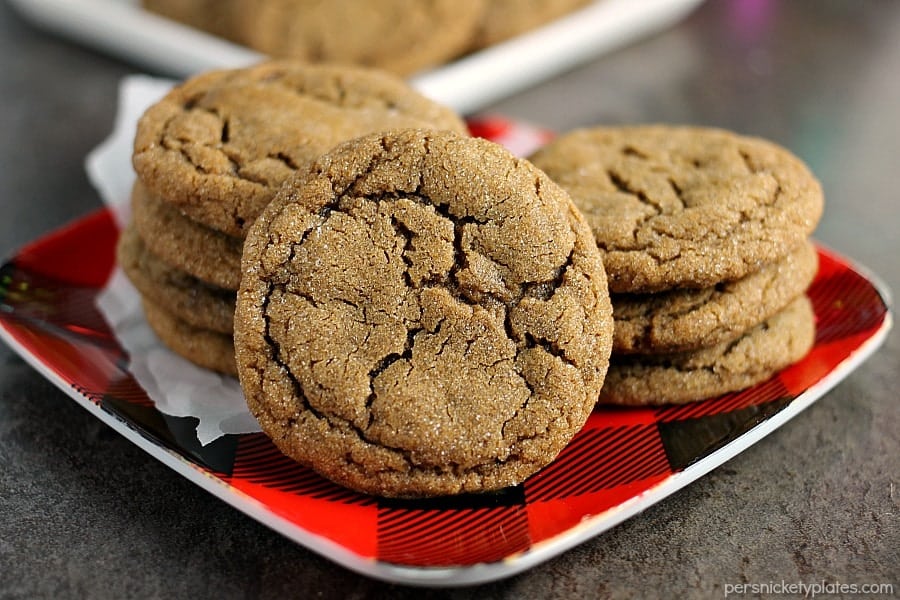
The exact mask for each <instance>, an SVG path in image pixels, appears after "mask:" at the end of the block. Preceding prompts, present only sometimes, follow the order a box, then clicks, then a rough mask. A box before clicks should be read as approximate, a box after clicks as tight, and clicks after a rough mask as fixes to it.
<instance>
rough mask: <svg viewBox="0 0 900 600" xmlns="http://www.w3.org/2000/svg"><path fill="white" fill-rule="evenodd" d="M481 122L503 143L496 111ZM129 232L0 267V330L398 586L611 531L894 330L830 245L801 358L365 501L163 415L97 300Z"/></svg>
mask: <svg viewBox="0 0 900 600" xmlns="http://www.w3.org/2000/svg"><path fill="white" fill-rule="evenodd" d="M472 129H473V131H474V132H476V133H480V134H481V135H484V136H487V137H491V138H492V139H495V140H497V139H502V138H503V136H504V133H505V132H506V131H507V130H508V129H509V128H504V126H503V122H502V120H500V121H497V120H495V121H491V122H482V123H474V124H473V127H472ZM117 238H118V228H117V225H116V223H115V220H114V217H113V214H112V213H111V212H110V211H109V210H107V209H104V210H100V211H97V212H95V213H93V214H91V215H88V216H86V217H84V218H82V219H80V220H78V221H76V222H74V223H72V224H71V225H69V226H67V227H65V228H63V229H60V230H58V231H55V232H53V233H50V234H48V235H46V236H44V237H42V238H40V239H38V240H37V241H35V242H33V243H31V244H29V245H27V246H26V247H24V248H22V249H21V250H20V251H19V252H18V253H17V254H16V256H15V257H13V258H12V259H11V260H9V261H8V262H6V263H5V264H4V265H3V266H2V267H0V337H2V338H3V339H4V340H5V341H6V342H7V344H9V346H10V347H11V348H12V349H13V350H15V351H16V352H18V353H19V354H20V355H21V356H22V357H23V358H24V359H25V360H26V361H28V362H29V363H30V364H31V365H32V366H33V367H34V368H35V369H37V370H38V371H39V372H40V373H41V374H42V375H44V376H45V377H46V378H47V379H49V380H50V381H51V382H53V383H54V384H55V385H57V386H58V387H59V388H60V389H62V390H63V391H65V392H66V393H67V394H68V395H69V396H71V397H72V398H73V399H74V400H75V401H76V402H78V403H79V404H80V405H82V406H83V407H85V408H86V409H88V410H89V411H90V412H91V413H92V414H94V415H95V416H97V417H98V418H100V419H101V420H102V421H104V422H105V423H107V424H108V425H109V426H110V427H112V428H113V429H115V430H116V431H118V432H119V433H121V434H122V435H124V436H125V437H126V438H127V439H128V440H130V441H131V442H133V443H134V444H136V445H137V446H139V447H140V448H142V449H143V450H145V451H146V452H148V453H149V454H150V455H152V456H154V457H155V458H157V459H159V460H160V461H162V462H163V463H164V464H166V465H168V466H169V467H171V468H172V469H174V470H175V471H176V472H177V473H179V474H180V475H182V476H184V477H186V478H187V479H189V480H191V481H193V482H194V483H196V484H197V485H199V486H201V487H202V488H204V489H206V490H208V491H209V492H211V493H212V494H214V495H215V496H217V497H219V498H221V499H222V500H224V501H226V502H228V503H229V504H231V505H233V506H234V507H236V508H237V509H238V510H241V511H243V512H244V513H246V514H247V515H249V516H250V517H253V518H254V519H257V520H258V521H260V522H262V523H264V524H266V525H268V526H269V527H271V528H272V529H274V530H276V531H278V532H280V533H281V534H283V535H285V536H287V537H288V538H290V539H292V540H294V541H296V542H297V543H299V544H301V545H303V546H306V547H308V548H310V549H312V550H313V551H315V552H318V553H320V554H322V555H324V556H326V557H328V558H330V559H332V560H334V561H335V562H337V563H339V564H341V565H344V566H345V567H347V568H350V569H352V570H354V571H357V572H359V573H363V574H365V575H369V576H372V577H375V578H378V579H383V580H386V581H391V582H397V583H405V584H413V585H422V586H451V585H468V584H475V583H482V582H486V581H491V580H495V579H500V578H503V577H507V576H510V575H513V574H515V573H517V572H520V571H522V570H524V569H527V568H529V567H531V566H534V565H536V564H538V563H540V562H542V561H545V560H547V559H549V558H551V557H553V556H555V555H557V554H559V553H561V552H563V551H565V550H567V549H569V548H571V547H573V546H575V545H577V544H579V543H580V542H583V541H585V540H587V539H589V538H591V537H593V536H596V535H598V534H599V533H601V532H603V531H605V530H607V529H609V528H611V527H613V526H615V525H616V524H618V523H620V522H622V521H623V520H625V519H627V518H629V517H630V516H633V515H634V514H636V513H638V512H639V511H641V510H644V509H645V508H647V507H648V506H650V505H652V504H654V503H655V502H658V501H659V500H661V499H662V498H665V497H666V496H668V495H669V494H671V493H673V492H675V491H676V490H678V489H680V488H681V487H683V486H685V485H687V484H688V483H690V482H691V481H693V480H695V479H697V478H698V477H700V476H702V475H703V474H705V473H707V472H709V471H710V470H711V469H713V468H715V467H716V466H718V465H720V464H722V463H723V462H725V461H726V460H728V459H730V458H732V457H733V456H735V455H737V454H738V453H740V452H741V451H743V450H744V449H746V448H747V447H749V446H750V445H752V444H753V443H755V442H757V441H758V440H760V439H761V438H762V437H764V436H765V435H767V434H768V433H770V432H772V431H774V430H775V429H776V428H778V427H779V426H781V425H782V424H784V423H785V422H786V421H788V420H789V419H791V418H792V417H794V416H795V415H797V414H798V413H799V412H800V411H802V410H803V409H804V408H806V407H807V406H809V405H810V404H812V403H813V402H814V401H815V400H817V399H818V398H819V397H821V396H822V395H823V394H824V393H825V392H827V391H828V390H829V389H831V388H832V387H834V386H835V385H836V384H837V383H838V382H839V381H840V380H841V379H843V378H844V377H846V376H847V375H848V374H849V373H851V372H852V371H853V370H854V369H855V368H856V367H857V366H859V365H860V364H861V363H862V361H863V360H865V359H866V358H867V357H868V356H869V355H871V354H872V353H873V352H874V351H875V350H876V349H877V348H878V346H879V345H880V344H881V343H882V342H883V341H884V339H885V336H886V334H887V331H888V330H889V329H890V326H891V322H892V316H891V312H890V308H889V299H888V293H887V290H886V288H885V287H884V286H883V285H882V284H881V283H879V282H878V281H877V279H876V278H874V277H873V276H872V275H869V274H867V273H866V271H865V270H864V269H863V268H861V267H859V266H856V265H854V264H853V263H852V262H850V261H849V260H847V259H846V258H843V257H841V256H840V255H838V254H836V253H834V252H831V251H829V250H826V249H824V248H821V247H820V248H819V249H818V251H819V260H820V267H819V272H818V275H817V276H816V279H815V281H814V282H813V284H812V286H811V287H810V289H809V292H808V295H809V297H810V299H811V300H812V303H813V307H814V310H815V314H816V322H817V324H816V327H817V333H816V340H815V345H814V347H813V349H812V351H811V352H810V353H809V354H808V355H807V356H806V358H804V359H803V360H802V361H800V362H799V363H797V364H795V365H793V366H791V367H789V368H787V369H785V370H783V371H782V372H780V373H779V374H777V375H776V376H774V377H773V378H771V379H770V380H768V381H765V382H763V383H761V384H759V385H757V386H754V387H752V388H750V389H747V390H744V391H742V392H738V393H732V394H725V395H723V396H720V397H717V398H711V399H708V400H705V401H702V402H698V403H694V404H689V405H684V406H670V407H662V408H615V407H598V408H596V409H595V410H594V412H593V413H592V415H591V417H590V418H589V420H588V422H587V424H586V426H585V427H584V429H583V430H582V431H581V432H580V433H579V434H578V435H577V436H576V437H575V438H574V439H573V441H572V442H571V443H570V444H569V446H568V447H566V448H565V449H564V450H563V452H562V453H561V454H560V455H559V457H557V459H556V460H555V461H554V462H553V463H551V464H550V465H549V466H547V467H546V468H544V469H543V470H542V471H540V472H539V473H537V474H535V475H534V476H532V477H531V478H529V479H528V480H526V481H525V482H524V483H523V484H521V485H519V486H516V487H512V488H508V489H505V490H502V491H500V492H497V493H489V494H471V495H463V496H458V497H451V498H439V499H432V500H419V501H410V500H389V499H382V498H374V497H369V496H365V495H362V494H358V493H355V492H352V491H349V490H346V489H344V488H342V487H339V486H337V485H335V484H333V483H331V482H329V481H326V480H324V479H322V478H321V477H319V476H318V475H317V474H315V473H314V472H312V471H311V470H309V469H306V468H305V467H302V466H300V465H298V464H296V463H294V462H293V461H291V460H290V459H288V458H286V457H284V456H283V455H282V454H281V453H280V452H279V451H278V450H277V449H276V448H275V446H274V445H273V444H272V443H271V441H270V440H269V439H268V438H267V437H266V436H265V435H263V434H260V433H254V434H243V435H226V436H224V437H221V438H219V439H217V440H216V441H214V442H212V443H210V444H208V445H206V446H201V444H200V443H199V442H198V440H197V437H196V432H195V426H196V423H197V420H196V419H195V418H192V417H173V416H170V415H166V414H163V413H161V412H160V411H158V410H157V409H156V407H155V404H154V402H153V401H152V400H151V399H150V398H149V397H148V396H147V393H146V392H145V391H144V390H143V389H142V388H141V387H140V385H139V384H138V383H137V382H136V381H135V379H134V377H133V376H132V374H131V373H130V372H129V370H128V356H127V355H126V353H125V352H124V351H123V350H122V348H121V347H120V345H119V343H118V342H117V340H116V339H115V337H114V335H113V333H112V331H111V330H110V327H109V326H108V325H107V323H106V321H105V320H104V319H103V317H102V316H101V314H100V312H99V311H98V309H97V307H96V299H97V296H98V294H99V293H100V291H101V290H102V288H103V286H104V285H105V283H106V281H107V279H108V278H109V276H110V274H111V273H112V271H113V269H114V266H115V265H114V262H115V258H114V248H115V243H116V240H117Z"/></svg>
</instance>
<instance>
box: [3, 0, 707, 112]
mask: <svg viewBox="0 0 900 600" xmlns="http://www.w3.org/2000/svg"><path fill="white" fill-rule="evenodd" d="M9 2H10V3H11V4H12V5H13V6H15V7H16V8H17V9H18V10H19V12H20V14H21V15H22V16H24V17H25V18H26V19H28V20H30V21H31V22H32V23H34V24H36V25H39V26H42V27H43V28H44V29H46V30H49V31H52V32H54V33H56V34H58V35H62V36H65V37H68V38H69V39H74V40H76V41H78V42H80V43H82V44H85V45H87V46H89V47H92V48H95V49H99V50H102V51H105V52H107V53H110V54H112V55H113V56H116V57H119V58H125V59H126V60H128V61H129V62H132V63H135V64H139V65H144V66H149V67H151V68H153V69H155V70H158V71H161V72H163V73H166V74H169V75H176V76H178V77H185V76H189V75H194V74H196V73H198V72H201V71H204V70H208V69H213V68H223V67H234V66H242V65H247V64H250V63H253V62H257V61H259V60H260V59H261V58H263V55H262V54H260V53H258V52H255V51H253V50H250V49H249V48H246V47H244V46H240V45H237V44H234V43H231V42H228V41H226V40H223V39H221V38H218V37H216V36H213V35H210V34H207V33H203V32H201V31H198V30H196V29H193V28H191V27H188V26H185V25H182V24H180V23H176V22H174V21H171V20H169V19H166V18H164V17H161V16H158V15H154V14H152V13H149V12H147V11H145V10H143V9H141V8H140V7H139V6H137V5H136V4H135V3H134V2H125V1H123V0H9ZM702 2H703V0H642V1H641V2H634V0H597V1H596V2H594V3H592V4H590V5H588V6H586V7H585V8H582V9H580V10H579V11H577V12H575V13H573V14H571V15H569V16H566V17H563V18H561V19H558V20H556V21H554V22H552V23H549V24H548V25H545V26H543V27H541V28H539V29H536V30H533V31H531V32H529V33H526V34H523V35H520V36H518V37H516V38H513V39H511V40H508V41H506V42H503V43H500V44H496V45H495V46H492V47H490V48H488V49H485V50H481V51H477V52H474V53H472V54H470V55H468V56H466V57H463V58H461V59H458V60H456V61H453V62H450V63H448V64H446V65H444V66H441V67H438V68H436V69H433V70H430V71H426V72H423V73H419V74H416V75H414V76H412V77H411V78H410V80H409V82H410V84H411V85H412V86H413V87H414V88H416V89H418V90H419V91H420V92H421V93H423V94H424V95H426V96H428V97H430V98H432V99H433V100H435V101H437V102H440V103H442V104H445V105H446V106H449V107H450V108H452V109H454V110H456V111H457V112H459V113H461V114H470V113H472V112H474V111H477V110H478V109H480V108H482V107H485V106H486V105H488V104H489V103H491V102H494V101H496V100H499V99H500V98H503V97H505V96H508V95H511V94H514V93H516V92H518V91H521V90H523V89H525V88H527V87H529V86H531V85H534V84H536V83H538V82H540V81H543V80H545V79H547V78H549V77H551V76H553V75H556V74H558V73H561V72H562V71H564V70H566V69H568V68H572V67H574V66H576V65H577V64H579V63H581V62H583V61H585V60H587V59H589V58H591V57H595V56H599V55H601V54H603V53H604V52H609V51H611V50H614V49H616V48H618V47H621V46H623V45H625V44H626V43H629V42H632V41H636V40H637V39H639V38H641V37H644V36H646V35H649V34H651V33H653V32H655V31H659V30H661V29H663V28H665V27H668V26H670V25H672V24H674V23H675V22H677V21H678V20H680V19H681V18H683V17H685V16H686V15H687V14H688V13H689V12H690V11H692V10H693V9H694V8H695V7H696V6H698V5H699V4H700V3H702Z"/></svg>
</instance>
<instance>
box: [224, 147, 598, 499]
mask: <svg viewBox="0 0 900 600" xmlns="http://www.w3.org/2000/svg"><path fill="white" fill-rule="evenodd" d="M243 271H244V278H243V281H242V283H241V289H240V291H239V292H238V308H237V314H236V317H235V346H236V351H237V356H238V365H239V367H238V368H239V373H240V378H241V385H242V387H243V389H244V393H245V396H246V398H247V403H248V405H249V407H250V409H251V412H253V414H254V415H255V416H256V418H257V419H258V420H259V423H260V425H261V427H262V429H263V431H265V432H266V433H267V434H268V435H269V436H270V437H271V438H272V439H273V440H274V442H275V444H276V445H277V446H278V447H279V448H280V449H281V450H282V451H283V452H284V453H285V454H287V455H288V456H291V457H292V458H294V459H295V460H297V461H299V462H301V463H304V464H307V465H310V466H311V467H312V468H314V469H315V470H317V471H319V472H320V473H322V474H323V475H324V476H326V477H328V478H330V479H332V480H334V481H336V482H339V483H341V484H343V485H346V486H348V487H351V488H353V489H356V490H360V491H363V492H367V493H372V494H378V495H385V496H433V495H440V494H455V493H460V492H478V491H485V490H493V489H498V488H502V487H504V486H509V485H514V484H516V483H518V482H520V481H522V480H523V479H524V478H525V477H527V476H528V475H530V474H532V473H533V472H535V471H536V470H538V469H539V468H541V467H542V466H544V465H546V464H547V463H548V462H550V461H551V460H552V459H553V458H554V457H555V456H556V455H557V453H558V452H559V451H560V450H561V449H562V448H563V447H564V446H565V445H566V444H567V443H568V441H569V440H570V439H571V438H572V436H573V435H574V434H575V433H576V432H577V431H578V430H579V429H580V428H581V427H582V425H583V424H584V422H585V420H586V419H587V417H588V415H589V414H590V412H591V410H592V407H593V406H594V403H595V402H596V399H597V394H598V393H599V391H600V386H601V385H602V382H603V377H604V373H605V370H606V367H607V362H608V360H607V359H608V356H609V351H610V345H611V338H612V308H611V306H610V304H609V297H608V291H607V285H606V277H605V275H604V271H603V265H602V263H601V261H600V256H599V252H598V251H597V248H596V244H595V243H594V241H593V238H592V237H591V234H590V230H589V229H588V228H587V225H586V224H585V223H584V221H583V220H582V219H581V217H580V215H579V214H578V212H577V210H576V209H575V208H574V205H572V203H571V201H570V199H569V198H568V196H567V195H566V194H565V192H564V191H563V190H562V189H560V188H559V187H558V186H557V185H556V184H554V183H553V182H552V181H550V180H549V179H548V178H547V177H546V176H545V175H544V174H543V173H541V172H540V171H538V170H537V169H535V168H534V167H533V166H532V165H531V164H530V163H529V162H528V161H525V160H522V159H517V158H515V157H514V156H513V155H511V154H510V153H509V152H508V151H506V150H505V149H503V148H502V147H500V146H499V145H497V144H494V143H492V142H488V141H486V140H482V139H475V138H468V137H462V136H458V135H455V134H452V133H449V132H437V131H426V130H401V131H392V132H387V133H383V134H375V135H370V136H366V137H364V138H361V139H358V140H354V141H351V142H348V143H346V144H343V145H341V146H339V147H338V148H336V149H335V150H333V151H332V152H331V153H329V154H328V155H326V156H324V157H322V158H321V159H320V160H318V161H317V162H316V163H315V164H314V165H313V166H312V168H311V169H310V170H309V171H308V172H307V173H305V174H303V175H298V176H297V177H296V178H295V179H293V180H292V181H290V182H289V183H288V184H286V185H285V187H284V188H283V189H282V191H281V192H280V193H279V195H278V197H277V199H276V200H275V201H274V202H273V203H272V204H271V205H270V206H269V208H268V209H267V210H266V211H265V212H264V213H263V216H262V217H261V218H260V219H259V220H258V222H257V223H256V225H255V226H254V227H253V229H252V231H251V233H250V235H249V236H248V239H247V243H246V245H245V248H244V261H243Z"/></svg>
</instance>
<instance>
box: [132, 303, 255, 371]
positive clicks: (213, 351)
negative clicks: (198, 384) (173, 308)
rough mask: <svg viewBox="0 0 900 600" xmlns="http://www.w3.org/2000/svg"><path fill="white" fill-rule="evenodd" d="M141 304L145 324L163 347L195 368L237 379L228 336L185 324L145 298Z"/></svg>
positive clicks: (231, 342) (232, 349)
mask: <svg viewBox="0 0 900 600" xmlns="http://www.w3.org/2000/svg"><path fill="white" fill-rule="evenodd" d="M141 302H142V304H143V307H144V316H145V317H146V318H147V324H148V325H150V329H152V330H153V332H154V333H156V335H157V337H159V339H160V340H161V341H162V343H163V344H165V345H166V347H168V348H169V349H170V350H172V351H173V352H174V353H175V354H178V355H179V356H181V357H182V358H184V359H185V360H187V361H189V362H192V363H194V364H195V365H197V366H198V367H203V368H204V369H212V370H213V371H217V372H219V373H222V374H224V375H232V376H234V377H237V368H236V366H235V362H234V343H233V341H232V337H231V336H230V335H226V334H224V333H219V332H217V331H210V330H209V329H203V328H201V327H195V326H193V325H191V324H190V323H186V322H185V321H183V320H182V319H179V318H178V317H176V316H175V315H173V314H172V313H170V312H169V311H167V310H166V309H165V308H163V307H161V306H159V305H158V304H156V303H155V302H153V301H152V300H150V299H149V298H147V297H143V298H141Z"/></svg>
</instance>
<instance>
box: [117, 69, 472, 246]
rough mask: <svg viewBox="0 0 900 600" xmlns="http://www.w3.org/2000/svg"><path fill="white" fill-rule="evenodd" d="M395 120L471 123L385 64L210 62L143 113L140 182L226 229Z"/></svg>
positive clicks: (242, 223) (240, 229)
mask: <svg viewBox="0 0 900 600" xmlns="http://www.w3.org/2000/svg"><path fill="white" fill-rule="evenodd" d="M392 127H417V128H434V129H449V130H452V131H457V132H460V133H465V132H466V127H465V124H464V123H463V121H462V120H461V119H460V118H459V116H457V115H456V114H455V113H454V112H453V111H451V110H450V109H448V108H446V107H443V106H441V105H439V104H437V103H435V102H433V101H431V100H429V99H427V98H425V97H424V96H422V95H421V94H419V93H417V92H416V91H415V90H413V89H412V88H411V87H409V86H408V85H407V84H406V83H405V82H403V81H402V80H400V79H398V78H396V77H393V76H390V75H388V74H387V73H383V72H381V71H376V70H369V69H362V68H353V67H346V66H334V65H309V64H304V63H301V62H299V61H289V60H284V61H270V62H266V63H263V64H260V65H256V66H253V67H247V68H243V69H232V70H223V71H212V72H208V73H204V74H201V75H198V76H196V77H194V78H192V79H189V80H188V81H186V82H184V83H183V84H181V85H179V86H177V87H176V88H174V89H173V90H172V91H171V92H169V93H168V94H167V95H166V96H165V97H164V98H163V99H162V100H160V101H159V102H157V103H156V104H154V105H153V106H151V107H150V108H149V109H148V110H147V111H146V112H145V113H144V114H143V116H142V117H141V118H140V120H139V122H138V126H137V133H136V135H135V141H134V152H133V156H132V163H133V165H134V168H135V171H136V172H137V177H138V180H139V181H140V183H141V184H142V185H143V186H144V187H145V188H146V189H147V190H148V191H149V192H150V193H151V194H152V195H153V196H155V197H157V198H159V199H160V200H163V201H166V202H170V203H172V204H174V205H176V206H177V207H178V209H179V210H180V211H181V212H182V213H184V214H185V215H186V216H188V217H190V218H191V219H193V220H195V221H197V222H199V223H201V224H203V225H206V226H207V227H211V228H213V229H216V230H218V231H221V232H223V233H225V234H227V235H231V236H236V237H244V235H245V234H246V230H247V228H248V227H249V226H250V225H251V224H252V223H253V221H254V220H255V219H256V216H257V215H258V214H259V212H260V211H261V210H262V209H263V208H264V207H265V206H266V204H268V203H269V201H270V200H271V199H272V197H273V196H274V195H275V192H276V191H277V190H278V188H279V187H280V186H281V184H282V183H283V182H284V181H285V180H286V179H287V178H288V177H290V176H291V175H292V174H294V173H295V172H296V171H298V170H302V169H304V168H305V167H306V166H307V165H308V164H309V163H310V162H312V161H313V160H315V159H316V158H317V157H318V156H319V155H321V154H322V153H324V152H325V151H327V150H329V149H330V148H331V147H332V146H334V145H336V144H337V143H339V142H342V141H344V140H347V139H352V138H355V137H357V136H360V135H363V134H366V133H370V132H374V131H381V130H383V129H388V128H392Z"/></svg>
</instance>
